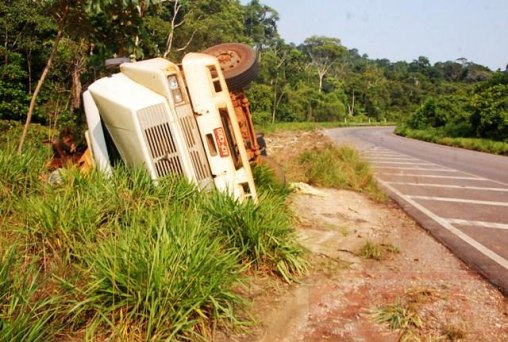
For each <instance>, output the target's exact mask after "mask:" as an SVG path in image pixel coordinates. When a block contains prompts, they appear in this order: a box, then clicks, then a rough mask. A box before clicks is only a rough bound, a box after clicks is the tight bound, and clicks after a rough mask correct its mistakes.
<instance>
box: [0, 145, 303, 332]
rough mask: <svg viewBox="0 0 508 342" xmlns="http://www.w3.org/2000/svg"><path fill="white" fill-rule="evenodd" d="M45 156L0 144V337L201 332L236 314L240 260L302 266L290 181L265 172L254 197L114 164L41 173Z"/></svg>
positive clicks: (250, 265) (291, 272) (251, 265)
mask: <svg viewBox="0 0 508 342" xmlns="http://www.w3.org/2000/svg"><path fill="white" fill-rule="evenodd" d="M44 156H45V152H43V153H41V152H40V150H36V149H27V150H26V151H25V152H24V153H23V154H22V155H20V156H17V155H15V154H14V153H13V151H12V150H10V151H8V150H7V149H3V150H1V151H0V173H1V174H0V186H1V188H0V189H1V191H2V192H1V193H0V194H1V196H3V197H2V199H3V200H5V201H2V204H1V206H0V207H1V208H2V214H3V215H2V219H1V220H0V257H1V258H2V266H1V267H2V269H1V274H0V276H1V279H0V284H1V286H0V287H1V291H2V292H1V296H2V299H1V300H2V302H1V304H2V306H1V308H0V314H1V316H0V322H1V323H0V340H2V341H3V340H16V339H18V340H36V341H37V340H44V341H46V340H59V339H66V338H67V339H68V338H70V339H76V340H83V339H84V340H97V339H116V340H166V339H169V340H181V339H209V338H210V336H211V335H210V334H211V332H212V331H213V330H214V329H216V328H218V327H220V328H224V329H228V328H230V327H233V326H237V325H241V324H242V323H243V322H244V319H243V318H242V317H244V314H242V310H244V303H245V299H243V298H242V297H241V295H240V294H241V291H238V290H237V289H238V288H239V287H241V286H242V278H243V277H244V276H245V274H246V272H247V271H248V270H250V269H258V270H262V271H265V272H267V273H270V274H275V275H277V276H280V277H281V278H282V279H285V280H287V281H292V280H294V279H296V278H297V277H298V275H299V274H302V273H303V272H304V270H305V266H306V263H305V259H304V255H303V250H302V248H301V247H300V246H299V245H298V244H297V242H296V237H295V234H294V231H293V229H292V224H291V223H292V216H291V213H290V212H289V210H288V208H287V205H286V197H287V195H288V193H289V191H288V190H287V189H286V188H284V187H276V186H275V185H273V184H272V185H268V179H269V175H267V174H264V175H263V176H260V177H261V178H264V179H265V181H266V186H263V185H261V186H259V190H260V194H261V196H260V201H259V204H257V205H255V204H254V203H252V202H246V203H239V202H237V201H235V200H233V199H231V198H230V197H228V196H227V195H225V194H221V193H218V192H199V191H198V190H197V189H196V187H195V186H194V185H193V184H190V183H189V182H187V181H185V180H183V179H181V178H171V177H168V178H166V179H163V180H161V181H160V182H158V184H154V182H152V180H151V179H150V178H149V177H148V175H147V174H146V173H145V172H144V171H143V170H126V169H124V168H121V167H120V168H117V169H115V170H114V172H113V174H112V175H111V176H110V177H105V176H103V175H102V174H100V173H98V172H94V171H92V172H90V173H87V174H83V173H80V172H79V171H78V170H72V169H71V170H65V171H63V172H62V173H61V175H60V176H61V182H60V183H59V184H55V185H49V184H48V183H47V182H46V179H47V173H46V172H44ZM6 203H8V204H6ZM11 245H13V246H16V247H15V252H14V251H13V250H12V249H9V248H10V247H9V246H11ZM13 248H14V247H13ZM6 251H8V252H6ZM19 270H23V271H25V272H24V273H23V272H19ZM5 279H7V280H9V279H10V280H9V281H8V282H7V281H6V280H5ZM15 298H18V299H17V302H14V301H13V300H14V299H15ZM21 299H22V300H21ZM12 303H24V304H23V305H19V304H17V305H14V304H12Z"/></svg>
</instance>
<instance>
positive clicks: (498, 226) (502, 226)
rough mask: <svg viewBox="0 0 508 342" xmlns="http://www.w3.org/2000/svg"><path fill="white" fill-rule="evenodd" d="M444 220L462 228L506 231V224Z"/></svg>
mask: <svg viewBox="0 0 508 342" xmlns="http://www.w3.org/2000/svg"><path fill="white" fill-rule="evenodd" d="M444 220H446V221H448V222H449V223H450V224H459V225H463V226H478V227H483V228H493V229H503V230H508V224H506V223H497V222H485V221H469V220H461V219H446V218H445V219H444Z"/></svg>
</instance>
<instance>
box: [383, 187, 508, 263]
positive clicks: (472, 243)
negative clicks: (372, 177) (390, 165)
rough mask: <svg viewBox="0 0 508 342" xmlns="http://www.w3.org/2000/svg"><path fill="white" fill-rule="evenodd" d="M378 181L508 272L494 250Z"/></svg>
mask: <svg viewBox="0 0 508 342" xmlns="http://www.w3.org/2000/svg"><path fill="white" fill-rule="evenodd" d="M378 181H379V183H381V184H382V185H384V186H385V187H386V188H388V189H390V191H392V192H393V193H394V194H396V195H397V196H400V197H401V198H403V199H404V200H405V201H406V202H408V203H409V204H411V205H412V206H413V207H415V208H416V209H418V210H419V211H421V212H422V213H423V214H425V215H427V216H428V217H430V218H431V219H433V220H434V221H436V222H437V223H439V224H440V225H441V226H442V227H443V228H445V229H447V230H448V231H450V232H451V233H452V234H454V235H455V236H457V237H458V238H460V239H461V240H462V241H464V242H466V243H467V244H469V245H470V246H471V247H473V248H475V249H476V250H478V251H479V252H480V253H482V254H483V255H485V256H487V257H489V258H490V259H491V260H493V261H495V262H496V263H497V264H499V265H501V266H502V267H504V268H505V269H507V270H508V260H506V259H505V258H503V257H502V256H500V255H499V254H497V253H495V252H493V251H492V250H490V249H488V248H487V247H485V246H484V245H482V244H481V243H479V242H478V241H476V240H475V239H473V238H471V237H469V235H466V234H465V233H463V232H462V231H461V230H459V229H457V228H455V227H454V226H453V225H452V224H451V223H450V222H449V221H447V220H446V219H443V218H441V217H439V216H437V215H436V214H434V213H433V212H432V211H430V210H429V209H427V208H425V207H424V206H422V205H420V204H419V203H418V202H416V201H414V200H413V199H411V198H410V197H409V196H406V195H404V194H403V193H401V192H400V191H398V190H397V189H395V188H394V187H393V186H391V185H390V184H388V183H386V182H384V181H382V180H381V179H378Z"/></svg>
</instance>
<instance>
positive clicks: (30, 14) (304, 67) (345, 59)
mask: <svg viewBox="0 0 508 342" xmlns="http://www.w3.org/2000/svg"><path fill="white" fill-rule="evenodd" d="M47 13H50V14H51V15H50V16H48V15H46V14H47ZM278 20H279V16H278V13H277V10H276V9H274V8H271V7H270V6H267V5H265V4H263V3H262V1H259V0H252V1H250V2H249V3H247V4H245V5H243V4H241V3H240V2H239V1H238V0H192V1H191V0H84V1H70V0H16V1H14V0H0V27H1V28H2V30H1V33H0V58H1V59H0V60H1V64H0V119H14V120H25V119H26V113H27V110H28V107H29V104H30V99H32V102H33V120H34V121H37V122H42V123H46V124H52V125H56V126H63V125H68V124H74V125H79V124H81V123H82V122H83V110H82V107H81V103H80V94H81V92H82V91H83V90H84V89H86V87H87V86H88V84H90V83H91V82H93V81H94V80H95V79H97V78H99V77H102V76H103V75H104V74H105V73H106V71H105V69H104V61H105V59H106V58H111V57H116V56H118V57H120V56H122V57H123V56H126V57H130V58H133V59H138V60H140V59H145V58H151V57H155V56H163V57H166V58H169V59H171V60H173V61H175V62H176V63H178V62H179V61H180V60H181V58H182V57H183V55H184V54H185V53H187V52H191V51H202V50H204V49H206V48H207V47H210V46H213V45H215V44H219V43H224V42H244V43H248V44H251V45H252V46H254V47H256V49H257V50H258V53H259V57H260V68H259V75H258V78H257V79H256V81H255V82H254V83H253V84H252V86H251V88H250V89H249V90H248V95H249V97H250V100H251V104H252V110H253V112H254V119H255V121H256V122H276V121H306V120H311V121H332V120H333V121H337V120H341V121H344V120H357V121H362V120H390V121H397V120H408V122H412V123H414V124H415V125H416V126H419V127H420V126H421V127H423V126H425V125H430V126H436V125H439V124H440V123H442V122H446V123H449V122H450V121H453V120H454V119H457V120H459V121H461V122H468V125H469V126H468V128H467V129H464V130H463V131H464V132H465V131H467V132H468V134H470V135H478V136H495V137H496V139H501V138H503V137H504V138H506V134H505V133H503V132H505V131H504V130H505V127H506V125H507V124H506V120H507V119H506V98H507V95H508V94H507V88H506V84H505V83H503V82H504V81H493V80H499V79H502V80H504V78H503V77H505V76H503V75H506V71H501V70H499V71H497V73H495V72H493V71H491V70H489V69H488V68H487V67H485V66H482V65H479V64H476V63H474V62H473V61H469V60H467V59H465V58H460V56H458V57H459V58H457V59H456V60H450V61H441V62H437V63H435V64H433V65H432V64H431V63H430V61H429V59H428V58H427V57H425V56H415V59H414V60H413V61H411V62H406V61H390V60H388V59H372V58H369V57H368V56H367V55H365V54H363V55H362V54H361V53H360V52H359V51H358V50H357V49H355V48H353V47H346V46H344V45H343V44H342V42H341V40H340V38H339V37H323V36H310V37H308V38H307V39H306V40H305V41H304V42H303V43H302V44H300V45H294V44H290V43H287V42H285V41H284V39H283V37H281V36H280V34H279V33H278V31H277V23H278ZM53 50H54V51H53ZM48 61H49V62H50V63H49V65H50V66H51V67H50V68H48V70H47V71H46V74H45V70H46V68H47V66H48ZM41 79H42V80H43V81H44V79H45V82H40V81H41ZM39 82H40V83H41V86H40V87H38V84H39ZM496 82H497V83H496ZM39 91H40V93H39V94H38V96H34V92H35V93H37V92H39ZM34 98H36V99H35V100H34ZM424 117H425V118H424ZM496 132H497V133H496ZM504 138H503V139H504Z"/></svg>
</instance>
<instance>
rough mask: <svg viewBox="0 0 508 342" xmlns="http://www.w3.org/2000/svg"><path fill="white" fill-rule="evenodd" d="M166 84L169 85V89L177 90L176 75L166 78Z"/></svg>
mask: <svg viewBox="0 0 508 342" xmlns="http://www.w3.org/2000/svg"><path fill="white" fill-rule="evenodd" d="M168 83H169V89H171V90H173V89H178V88H179V85H178V79H177V78H176V75H171V76H168Z"/></svg>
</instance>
